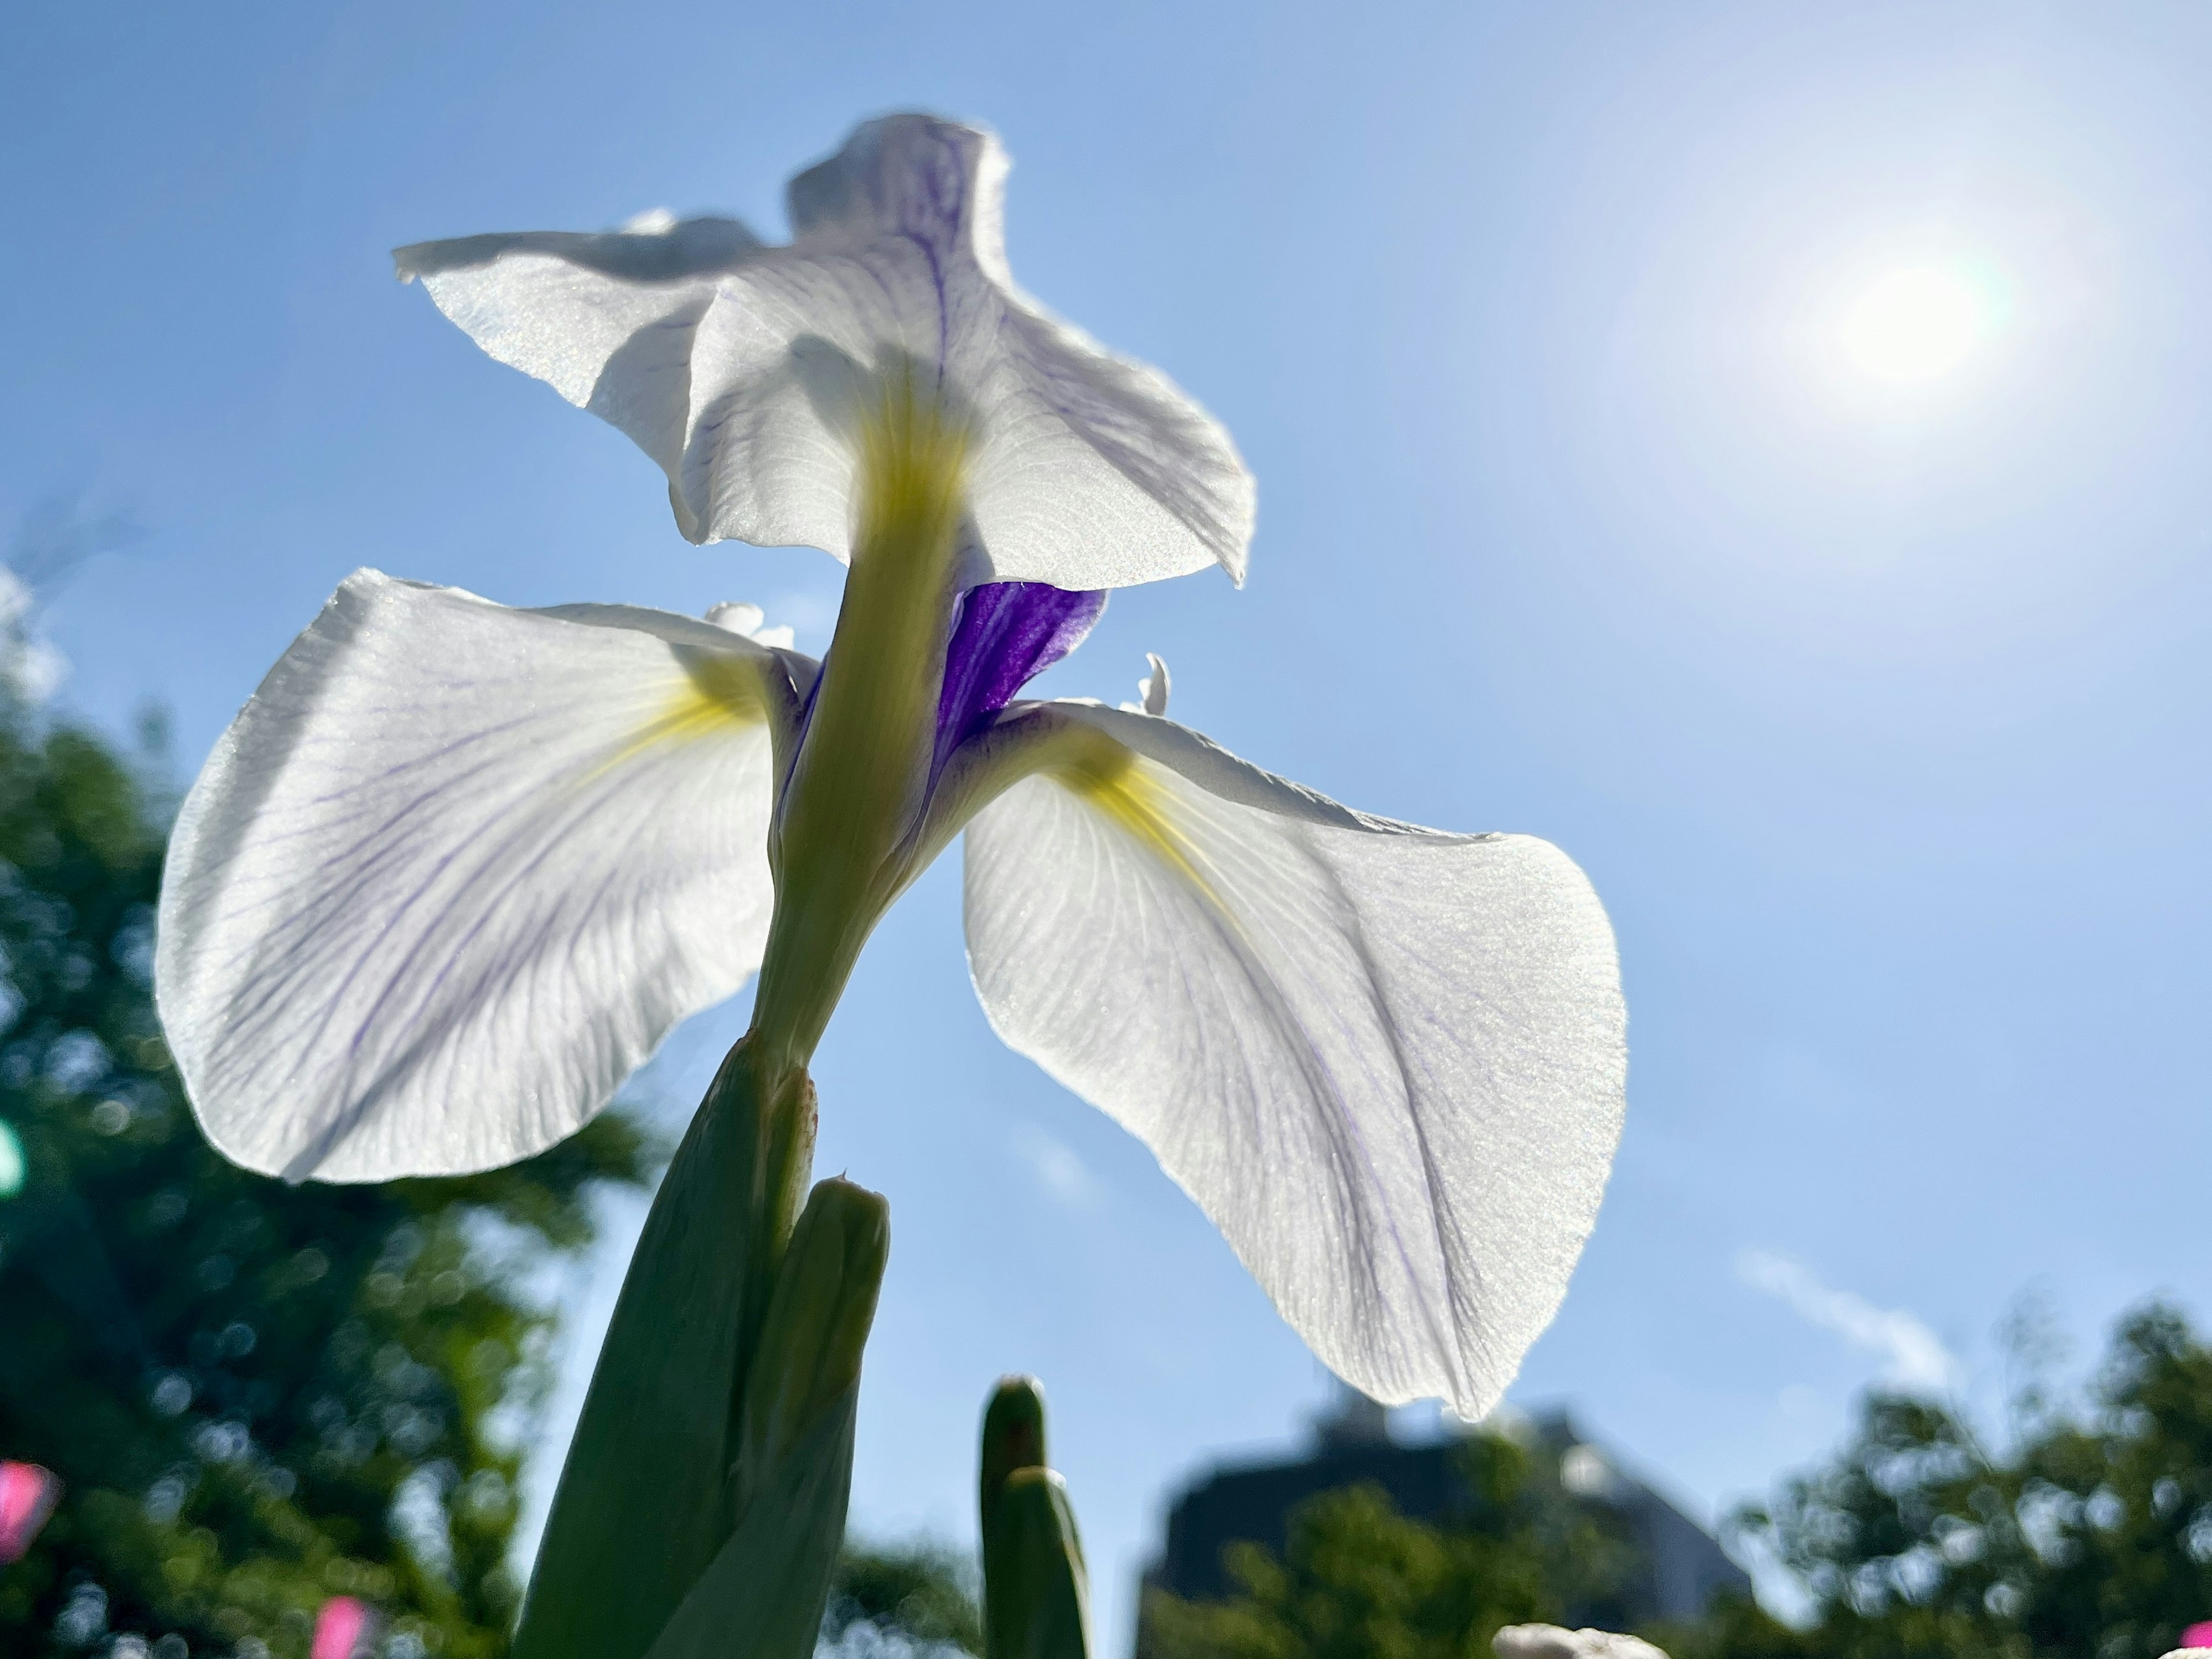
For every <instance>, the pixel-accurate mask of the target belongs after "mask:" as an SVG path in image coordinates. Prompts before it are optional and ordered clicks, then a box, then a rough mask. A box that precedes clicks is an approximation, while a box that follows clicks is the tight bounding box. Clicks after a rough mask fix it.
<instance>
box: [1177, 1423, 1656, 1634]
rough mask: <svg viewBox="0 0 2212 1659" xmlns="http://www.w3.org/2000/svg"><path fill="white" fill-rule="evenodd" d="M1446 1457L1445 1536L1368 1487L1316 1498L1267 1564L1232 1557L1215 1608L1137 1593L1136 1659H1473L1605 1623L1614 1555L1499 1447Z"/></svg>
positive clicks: (1612, 1592)
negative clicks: (1452, 1503)
mask: <svg viewBox="0 0 2212 1659" xmlns="http://www.w3.org/2000/svg"><path fill="white" fill-rule="evenodd" d="M1461 1457H1462V1470H1463V1473H1464V1474H1465V1475H1466V1477H1467V1480H1468V1490H1469V1498H1470V1502H1469V1504H1468V1510H1467V1512H1466V1514H1465V1516H1464V1517H1463V1518H1462V1519H1461V1520H1459V1521H1457V1522H1455V1523H1453V1524H1450V1525H1445V1526H1432V1525H1429V1524H1426V1523H1425V1522H1419V1521H1414V1520H1410V1519H1408V1518H1407V1517H1406V1516H1403V1515H1401V1514H1400V1513H1398V1511H1397V1510H1395V1508H1394V1507H1393V1505H1392V1504H1391V1503H1390V1500H1389V1498H1388V1497H1387V1496H1386V1495H1385V1494H1384V1493H1383V1491H1382V1490H1381V1488H1379V1487H1376V1486H1352V1487H1349V1488H1346V1489H1345V1490H1342V1491H1338V1492H1323V1493H1322V1494H1320V1495H1319V1496H1317V1497H1315V1498H1310V1499H1308V1500H1307V1501H1306V1502H1305V1503H1304V1504H1301V1505H1300V1506H1299V1507H1298V1508H1297V1510H1293V1511H1292V1512H1291V1518H1290V1534H1289V1538H1288V1541H1287V1542H1286V1544H1285V1547H1284V1550H1283V1552H1282V1553H1281V1554H1280V1555H1277V1554H1276V1553H1274V1552H1273V1551H1272V1550H1269V1549H1267V1548H1266V1547H1262V1546H1261V1545H1257V1544H1250V1543H1245V1544H1237V1545H1232V1546H1231V1548H1230V1550H1229V1552H1228V1556H1227V1565H1228V1567H1229V1571H1230V1574H1231V1577H1232V1579H1233V1580H1234V1581H1235V1583H1236V1587H1237V1588H1236V1589H1235V1591H1234V1593H1233V1594H1232V1595H1230V1596H1228V1597H1227V1598H1225V1599H1224V1600H1221V1601H1184V1600H1182V1599H1181V1598H1179V1597H1176V1596H1175V1595H1170V1594H1168V1593H1167V1592H1165V1591H1162V1590H1154V1591H1152V1593H1150V1594H1149V1595H1147V1596H1146V1600H1145V1606H1144V1624H1145V1629H1144V1635H1143V1638H1142V1650H1143V1651H1144V1653H1145V1654H1146V1659H1482V1656H1487V1655H1488V1654H1489V1652H1490V1638H1492V1636H1493V1635H1495V1634H1496V1633H1497V1632H1498V1627H1499V1626H1503V1625H1510V1624H1521V1623H1526V1622H1528V1621H1530V1620H1559V1619H1564V1618H1567V1617H1570V1616H1573V1617H1576V1618H1577V1619H1578V1620H1585V1619H1586V1620H1591V1621H1593V1622H1600V1623H1604V1622H1617V1618H1618V1615H1617V1613H1613V1610H1614V1607H1615V1604H1616V1601H1617V1595H1618V1589H1619V1585H1620V1583H1621V1582H1622V1580H1623V1578H1624V1577H1625V1574H1626V1568H1627V1565H1628V1547H1627V1546H1626V1543H1625V1542H1624V1541H1622V1540H1621V1539H1620V1538H1617V1537H1613V1536H1610V1535H1608V1534H1607V1533H1606V1532H1605V1531H1603V1530H1602V1529H1601V1527H1600V1525H1599V1523H1598V1522H1597V1521H1596V1520H1595V1519H1594V1518H1593V1516H1592V1515H1591V1513H1590V1512H1589V1510H1586V1509H1584V1508H1583V1507H1581V1506H1578V1505H1577V1504H1572V1503H1571V1502H1569V1501H1568V1500H1567V1499H1566V1498H1565V1494H1564V1493H1563V1492H1560V1491H1559V1489H1558V1487H1557V1485H1556V1482H1555V1481H1553V1480H1547V1479H1546V1478H1545V1474H1546V1472H1545V1471H1540V1470H1539V1469H1538V1468H1537V1467H1536V1465H1535V1460H1534V1459H1532V1458H1531V1457H1530V1456H1529V1455H1528V1452H1527V1451H1526V1450H1525V1449H1523V1448H1522V1446H1520V1445H1519V1444H1518V1443H1516V1442H1515V1441H1513V1440H1511V1439H1510V1438H1508V1437H1505V1436H1503V1435H1492V1434H1478V1435H1475V1436H1472V1437H1469V1438H1468V1441H1467V1442H1466V1443H1464V1445H1463V1446H1462V1448H1461ZM1608 1613H1613V1620H1608V1618H1607V1615H1608Z"/></svg>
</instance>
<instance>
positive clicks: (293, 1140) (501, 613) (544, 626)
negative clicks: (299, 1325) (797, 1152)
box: [155, 571, 811, 1180]
mask: <svg viewBox="0 0 2212 1659" xmlns="http://www.w3.org/2000/svg"><path fill="white" fill-rule="evenodd" d="M793 671H796V672H797V673H799V675H800V677H801V678H809V679H811V664H808V663H806V662H805V659H798V658H793V657H790V656H788V655H780V654H778V653H773V652H770V651H769V650H768V649H766V648H765V647H762V646H759V645H757V644H756V643H754V642H753V641H750V640H747V639H745V638H744V637H742V636H741V635H736V634H733V633H731V632H729V631H727V630H725V629H719V628H715V627H714V626H712V625H710V624H708V623H703V622H696V621H693V620H691V619H690V618H687V617H674V616H670V615H667V614H666V613H665V612H659V611H640V610H634V609H630V608H627V607H621V606H602V605H574V606H566V607H562V608H560V609H558V610H554V611H509V610H507V609H504V608H502V607H501V606H499V605H493V604H491V603H489V601H487V600H483V599H477V597H475V596H474V595H472V594H469V593H464V592H459V590H456V589H452V588H435V587H425V586H418V585H416V584H413V583H408V582H402V581H395V580H392V579H391V578H389V577H386V576H383V575H380V574H377V573H375V572H373V571H364V572H361V573H358V574H356V575H354V576H352V577H351V578H349V580H347V581H346V583H345V585H344V586H343V587H341V588H340V589H339V590H338V592H337V595H336V596H335V597H334V598H333V599H331V602H330V604H329V605H327V606H326V607H325V609H324V611H323V613H322V615H321V616H320V617H318V618H317V619H316V620H315V622H314V623H313V626H311V627H310V628H309V629H307V632H306V633H304V634H302V635H301V636H300V638H299V639H298V640H297V641H295V642H294V644H293V645H292V647H291V648H290V649H289V651H288V652H287V653H285V655H284V657H283V660H281V661H280V662H279V663H278V664H277V665H276V667H275V668H274V669H273V670H272V671H270V675H269V677H268V678H267V679H265V680H264V682H263V683H262V685H261V689H260V690H258V691H257V692H256V693H255V694H254V696H253V698H252V702H249V703H248V704H247V705H246V708H245V709H244V710H243V712H241V713H240V715H239V717H238V719H237V720H235V721H234V722H233V724H232V726H231V727H230V730H229V731H228V732H226V733H225V734H224V736H223V738H222V742H221V743H220V744H217V746H216V751H215V754H214V755H213V756H212V757H211V758H210V761H209V763H208V765H207V767H206V769H205V770H204V772H203V773H202V774H201V775H200V778H199V781H198V782H197V784H195V785H194V786H193V788H192V791H191V794H190V796H188V797H187V798H186V799H185V805H184V810H183V811H182V813H181V815H180V816H179V819H178V823H177V829H176V833H175V836H174V838H173V841H172V842H171V846H170V852H169V860H168V866H167V874H166V877H165V879H164V883H163V887H162V893H161V932H160V945H159V949H158V952H157V957H156V964H155V990H156V994H157V997H158V1000H159V1004H160V1007H161V1018H162V1023H163V1024H164V1026H165V1028H166V1030H167V1034H168V1038H169V1043H170V1047H171V1048H172V1049H173V1052H174V1053H175V1054H176V1057H177V1061H178V1064H179V1067H180V1068H181V1069H182V1072H183V1074H184V1078H185V1085H186V1087H187V1089H188V1090H189V1091H190V1093H191V1098H192V1103H193V1105H194V1107H195V1109H197V1112H198V1114H199V1115H200V1119H201V1121H202V1123H203V1124H204V1127H206V1129H207V1132H208V1135H209V1138H210V1139H212V1140H213V1141H214V1142H215V1144H216V1146H219V1147H220V1148H222V1151H223V1152H226V1153H228V1155H229V1156H230V1157H232V1158H234V1159H236V1160H237V1161H238V1162H240V1163H241V1164H246V1166H247V1167H249V1168H252V1169H256V1170H264V1171H267V1172H269V1173H271V1174H281V1175H283V1176H288V1177H290V1178H293V1179H299V1178H302V1177H306V1176H320V1177H322V1178H325V1179H329V1180H379V1179H383V1178H386V1177H389V1176H399V1175H410V1174H433V1173H448V1172H456V1171H461V1170H478V1169H485V1168H489V1167H491V1166H494V1165H496V1164H504V1163H507V1162H510V1161H512V1160H513V1159H515V1158H521V1157H525V1156H526V1155H528V1154H529V1153H532V1152H537V1151H538V1150H540V1149H541V1148H543V1147H545V1146H550V1145H551V1144H552V1143H554V1142H555V1141H556V1140H559V1139H561V1138H562V1137H563V1136H564V1135H567V1134H568V1133H572V1132H573V1131H574V1129H575V1128H577V1127H579V1126H580V1124H582V1123H583V1122H584V1121H586V1119H587V1118H589V1117H590V1116H591V1115H592V1114H593V1113H594V1112H596V1111H598V1110H599V1108H600V1107H601V1106H603V1105H605V1103H606V1102H607V1100H608V1099H609V1097H611V1095H612V1094H613V1092H614V1091H615V1090H616V1089H617V1087H618V1086H619V1085H621V1083H622V1081H623V1079H624V1078H626V1077H627V1076H628V1075H629V1073H630V1072H631V1071H632V1070H633V1069H635V1067H636V1066H638V1065H639V1064H640V1063H641V1062H642V1061H643V1060H645V1059H646V1058H647V1056H648V1055H649V1054H651V1053H652V1052H653V1048H654V1047H655V1046H656V1045H657V1044H658V1043H659V1041H660V1039H661V1038H662V1037H663V1036H665V1034H666V1033H667V1031H668V1030H669V1029H670V1028H671V1026H673V1025H674V1024H676V1023H677V1022H678V1020H680V1019H682V1018H684V1017H685V1016H686V1015H688V1014H690V1013H692V1012H696V1011H697V1010H698V1009H701V1008H702V1007H705V1006H708V1005H709V1004H711V1003H714V1002H715V1001H718V1000H720V999H722V998H724V997H726V996H728V995H730V994H732V993H733V992H735V991H736V990H737V989H738V987H740V986H741V985H742V984H743V983H744V979H745V977H746V975H748V974H750V972H751V971H752V969H754V968H755V966H757V963H758V961H759V956H760V951H761V945H762V940H763V937H764V935H765V933H766V929H767V926H768V920H769V908H770V904H771V900H772V894H771V887H770V881H769V870H768V865H767V857H766V831H767V823H768V817H769V810H770V805H771V798H772V793H773V787H772V778H773V760H772V748H773V744H772V741H771V726H770V720H771V719H772V718H773V717H774V716H775V700H777V699H781V700H783V701H784V702H788V701H789V700H790V699H791V698H792V696H793V687H792V684H791V675H792V673H793Z"/></svg>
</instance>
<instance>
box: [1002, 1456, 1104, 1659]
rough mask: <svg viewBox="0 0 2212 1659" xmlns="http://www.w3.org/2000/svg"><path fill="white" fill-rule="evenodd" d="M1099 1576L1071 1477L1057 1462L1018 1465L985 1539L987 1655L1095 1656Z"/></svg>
mask: <svg viewBox="0 0 2212 1659" xmlns="http://www.w3.org/2000/svg"><path fill="white" fill-rule="evenodd" d="M1090 1626H1091V1579H1090V1575H1089V1573H1088V1572H1087V1571H1085V1567H1084V1565H1083V1545H1082V1542H1081V1541H1080V1540H1079V1538H1078V1537H1077V1535H1076V1530H1075V1510H1074V1508H1073V1505H1071V1504H1069V1502H1068V1499H1067V1483H1066V1481H1065V1480H1061V1479H1060V1476H1059V1475H1058V1474H1056V1473H1055V1472H1054V1471H1053V1470H1051V1469H1047V1468H1036V1467H1035V1466H1031V1467H1030V1468H1021V1469H1016V1470H1015V1471H1014V1472H1013V1473H1012V1474H1010V1475H1008V1476H1007V1477H1006V1485H1005V1486H1003V1487H1002V1488H1001V1489H1000V1493H999V1501H998V1504H997V1511H996V1513H995V1515H994V1516H993V1524H992V1530H991V1532H990V1534H989V1535H988V1536H987V1538H985V1540H984V1541H983V1645H984V1649H985V1652H986V1656H987V1659H1088V1656H1089V1654H1090V1650H1091V1638H1090Z"/></svg>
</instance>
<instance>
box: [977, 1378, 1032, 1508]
mask: <svg viewBox="0 0 2212 1659" xmlns="http://www.w3.org/2000/svg"><path fill="white" fill-rule="evenodd" d="M981 1464H982V1477H981V1480H980V1481H979V1482H978V1491H977V1493H976V1496H977V1498H978V1499H979V1500H980V1503H979V1507H980V1508H981V1511H982V1516H981V1519H982V1534H981V1535H982V1536H983V1537H984V1538H985V1539H986V1540H987V1539H989V1537H990V1536H991V1522H992V1521H993V1519H994V1517H995V1516H997V1514H998V1510H999V1494H1000V1492H1001V1491H1002V1490H1003V1489H1004V1488H1005V1486H1006V1477H1007V1476H1008V1475H1010V1474H1012V1473H1013V1472H1014V1471H1015V1470H1016V1469H1026V1468H1042V1467H1043V1466H1044V1464H1045V1454H1044V1385H1043V1384H1042V1383H1039V1382H1038V1381H1037V1380H1036V1378H1035V1377H1034V1376H1002V1377H1000V1379H999V1386H998V1387H997V1388H996V1389H994V1390H992V1393H991V1402H990V1404H988V1405H987V1406H986V1407H983V1455H982V1457H981Z"/></svg>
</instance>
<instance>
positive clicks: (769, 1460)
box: [734, 1180, 891, 1517]
mask: <svg viewBox="0 0 2212 1659" xmlns="http://www.w3.org/2000/svg"><path fill="white" fill-rule="evenodd" d="M890 1237H891V1230H890V1206H889V1205H887V1204H886V1203H884V1200H883V1197H882V1195H881V1194H877V1193H872V1192H870V1191H868V1189H867V1188H865V1187H856V1186H854V1184H853V1183H852V1182H849V1181H842V1180H832V1181H824V1182H821V1183H820V1184H819V1185H817V1187H816V1188H814V1191H813V1192H812V1194H811V1195H809V1197H808V1198H807V1200H806V1208H805V1211H804V1212H802V1213H801V1214H800V1216H799V1225H798V1226H797V1227H795V1228H793V1231H792V1235H791V1243H790V1244H789V1245H788V1246H787V1247H786V1249H785V1250H784V1256H783V1266H782V1269H781V1272H780V1273H777V1275H776V1281H775V1295H774V1296H773V1297H771V1298H770V1299H769V1309H768V1318H767V1321H766V1322H765V1323H763V1326H762V1327H761V1337H760V1346H759V1349H758V1351H757V1354H756V1356H755V1358H754V1360H753V1363H752V1367H751V1370H750V1373H749V1374H748V1375H747V1376H746V1378H745V1390H744V1407H743V1413H742V1417H741V1421H740V1426H739V1429H738V1460H737V1468H736V1469H735V1471H734V1473H735V1474H736V1476H737V1481H738V1503H737V1512H738V1516H740V1517H742V1516H744V1513H745V1511H746V1510H747V1508H748V1507H749V1506H750V1503H751V1499H752V1497H753V1495H754V1493H755V1492H757V1491H758V1490H759V1489H760V1487H761V1486H762V1484H763V1482H764V1481H765V1480H767V1479H768V1476H769V1473H770V1471H772V1470H773V1469H774V1468H775V1466H776V1464H777V1463H778V1462H781V1460H782V1459H783V1458H784V1457H786V1456H787V1455H789V1454H790V1452H791V1450H792V1449H793V1447H795V1446H796V1445H798V1444H799V1442H801V1441H802V1440H804V1439H805V1437H807V1435H808V1434H809V1433H810V1432H811V1431H812V1429H813V1428H814V1425H816V1424H817V1422H819V1421H820V1420H821V1419H822V1417H823V1413H825V1412H827V1411H828V1410H829V1408H830V1407H833V1406H836V1405H837V1404H839V1403H840V1402H841V1401H843V1400H844V1399H845V1398H846V1396H848V1395H850V1394H851V1393H852V1391H853V1390H854V1389H856V1388H857V1387H859V1385H860V1353H861V1351H862V1350H863V1349H864V1348H865V1347H866V1346H867V1341H868V1328H869V1326H870V1325H871V1324H872V1322H874V1319H875V1316H876V1296H877V1293H878V1291H881V1290H882V1288H883V1283H884V1262H885V1261H886V1260H887V1259H888V1258H889V1256H890Z"/></svg>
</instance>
